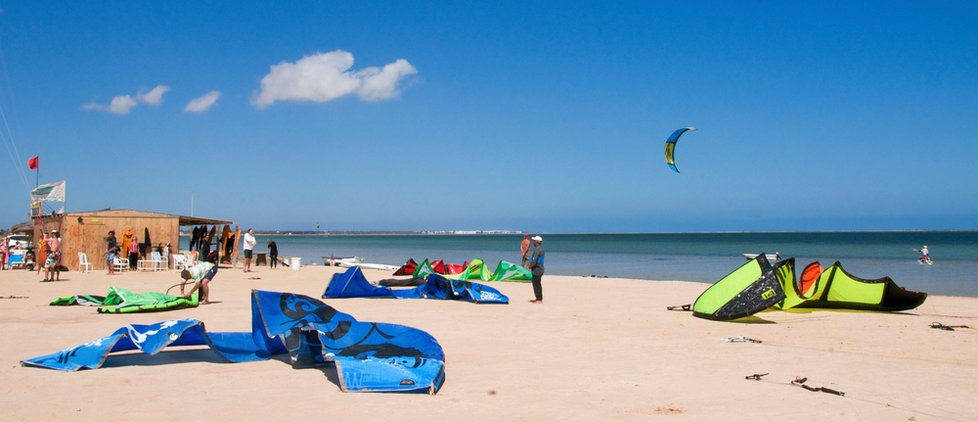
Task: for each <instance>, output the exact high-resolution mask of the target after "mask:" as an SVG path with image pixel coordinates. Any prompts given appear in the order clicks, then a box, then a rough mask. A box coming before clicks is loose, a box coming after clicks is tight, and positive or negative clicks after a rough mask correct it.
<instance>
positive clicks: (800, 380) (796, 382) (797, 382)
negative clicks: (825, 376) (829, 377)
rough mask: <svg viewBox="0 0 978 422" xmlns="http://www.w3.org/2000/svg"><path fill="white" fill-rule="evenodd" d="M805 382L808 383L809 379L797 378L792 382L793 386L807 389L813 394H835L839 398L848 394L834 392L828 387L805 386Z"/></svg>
mask: <svg viewBox="0 0 978 422" xmlns="http://www.w3.org/2000/svg"><path fill="white" fill-rule="evenodd" d="M805 381H808V378H806V377H795V379H794V380H792V381H791V384H793V385H797V386H799V387H801V388H804V389H806V390H808V391H812V392H816V391H821V392H823V393H829V394H835V395H837V396H842V397H845V395H846V393H843V392H841V391H838V390H833V389H831V388H826V387H812V386H810V385H805Z"/></svg>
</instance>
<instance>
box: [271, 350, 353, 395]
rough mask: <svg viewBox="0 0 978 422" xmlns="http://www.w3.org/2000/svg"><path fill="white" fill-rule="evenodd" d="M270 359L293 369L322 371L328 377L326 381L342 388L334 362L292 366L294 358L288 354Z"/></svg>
mask: <svg viewBox="0 0 978 422" xmlns="http://www.w3.org/2000/svg"><path fill="white" fill-rule="evenodd" d="M269 359H270V360H277V361H279V362H282V363H283V364H285V365H288V366H290V367H292V368H293V369H301V370H319V371H322V373H323V375H324V376H326V379H327V380H329V382H331V383H333V384H334V385H336V387H337V388H340V375H339V373H338V372H337V371H336V364H334V363H332V362H328V363H321V364H313V365H300V366H292V358H291V357H290V356H289V354H288V353H285V354H279V355H275V356H272V357H270V358H269ZM340 389H342V388H340Z"/></svg>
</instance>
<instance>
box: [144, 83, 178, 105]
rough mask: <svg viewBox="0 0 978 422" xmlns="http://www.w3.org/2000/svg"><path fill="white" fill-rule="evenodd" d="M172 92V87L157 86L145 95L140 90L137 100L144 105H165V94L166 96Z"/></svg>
mask: <svg viewBox="0 0 978 422" xmlns="http://www.w3.org/2000/svg"><path fill="white" fill-rule="evenodd" d="M169 90H170V87H168V86H166V85H157V86H156V87H155V88H153V89H152V90H151V91H149V92H147V93H145V94H143V93H142V90H140V92H139V94H136V99H137V100H139V102H141V103H143V104H149V105H152V106H158V105H160V104H162V103H163V94H166V92H167V91H169Z"/></svg>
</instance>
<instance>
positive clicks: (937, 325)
mask: <svg viewBox="0 0 978 422" xmlns="http://www.w3.org/2000/svg"><path fill="white" fill-rule="evenodd" d="M930 328H937V329H938V330H945V331H954V329H955V328H971V327H969V326H967V325H944V324H941V323H939V322H932V323H931V324H930Z"/></svg>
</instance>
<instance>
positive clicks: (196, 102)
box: [183, 91, 221, 113]
mask: <svg viewBox="0 0 978 422" xmlns="http://www.w3.org/2000/svg"><path fill="white" fill-rule="evenodd" d="M220 98H221V92H220V91H211V92H208V93H206V94H204V95H203V96H201V97H198V98H194V99H193V100H190V102H189V103H187V106H186V107H184V108H183V111H184V112H187V113H206V112H207V110H210V108H211V106H213V105H214V104H217V100H218V99H220Z"/></svg>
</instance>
